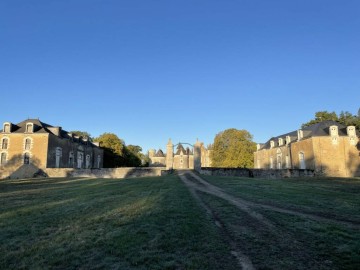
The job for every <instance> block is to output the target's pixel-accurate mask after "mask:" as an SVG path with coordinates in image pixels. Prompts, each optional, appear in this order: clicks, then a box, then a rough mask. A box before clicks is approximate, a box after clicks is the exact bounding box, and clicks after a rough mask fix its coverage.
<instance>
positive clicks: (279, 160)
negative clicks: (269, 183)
mask: <svg viewBox="0 0 360 270" xmlns="http://www.w3.org/2000/svg"><path fill="white" fill-rule="evenodd" d="M276 164H277V168H278V169H279V170H280V169H282V153H281V150H280V149H278V150H277V151H276Z"/></svg>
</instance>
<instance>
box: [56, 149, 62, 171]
mask: <svg viewBox="0 0 360 270" xmlns="http://www.w3.org/2000/svg"><path fill="white" fill-rule="evenodd" d="M61 157H62V149H61V147H56V150H55V167H56V168H60V160H61Z"/></svg>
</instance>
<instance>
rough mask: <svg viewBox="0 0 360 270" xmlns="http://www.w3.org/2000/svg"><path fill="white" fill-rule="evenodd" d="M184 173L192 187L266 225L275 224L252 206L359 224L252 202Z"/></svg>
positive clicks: (356, 226) (351, 224) (355, 226)
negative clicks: (217, 198)
mask: <svg viewBox="0 0 360 270" xmlns="http://www.w3.org/2000/svg"><path fill="white" fill-rule="evenodd" d="M186 174H187V175H188V178H190V180H189V181H190V182H191V180H195V181H192V182H191V183H189V184H190V185H191V186H192V187H193V188H195V189H197V190H200V191H202V192H205V193H209V194H211V195H214V196H216V197H219V198H221V199H224V200H226V201H228V202H229V203H231V204H233V205H235V206H236V207H238V208H239V209H240V210H243V211H245V212H247V213H248V214H249V215H250V216H252V217H253V218H255V219H258V220H259V221H260V222H262V223H264V224H266V225H267V226H268V227H275V226H274V225H273V224H272V223H271V222H270V221H269V220H267V219H266V218H264V217H263V216H262V215H261V214H259V213H257V212H256V211H254V210H252V208H262V209H266V210H271V211H275V212H278V213H282V214H289V215H295V216H300V217H302V218H306V219H312V220H315V221H319V222H330V223H336V224H340V225H346V226H348V227H350V228H355V229H360V224H359V223H357V222H352V221H347V220H339V219H335V218H329V217H323V216H319V215H315V214H309V213H304V212H300V211H296V210H290V209H287V208H281V207H277V206H273V205H267V204H261V203H254V202H250V201H247V200H243V199H241V198H239V197H235V196H234V195H231V194H229V193H227V192H225V191H224V190H223V189H221V188H219V187H217V186H214V185H212V184H210V183H209V182H207V181H206V180H204V179H203V178H201V177H200V176H198V175H196V174H194V173H193V172H191V171H187V172H186Z"/></svg>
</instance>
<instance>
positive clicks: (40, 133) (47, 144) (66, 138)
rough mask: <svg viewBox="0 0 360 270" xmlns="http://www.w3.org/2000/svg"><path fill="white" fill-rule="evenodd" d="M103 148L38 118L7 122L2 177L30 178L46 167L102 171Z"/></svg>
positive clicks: (2, 134) (0, 142) (0, 156)
mask: <svg viewBox="0 0 360 270" xmlns="http://www.w3.org/2000/svg"><path fill="white" fill-rule="evenodd" d="M102 166H103V149H101V148H100V147H99V144H98V143H93V142H91V141H90V140H89V138H82V137H79V136H76V135H74V134H72V133H69V132H67V131H65V130H63V129H62V128H61V127H56V126H51V125H49V124H46V123H43V122H41V121H40V120H38V119H28V120H25V121H22V122H20V123H18V124H13V123H10V122H5V123H4V124H3V129H2V130H0V176H1V177H0V178H3V177H8V176H10V177H12V178H15V177H16V175H19V177H21V176H24V175H28V176H29V175H30V176H31V174H33V173H35V172H36V171H38V170H39V169H45V168H76V169H90V168H102Z"/></svg>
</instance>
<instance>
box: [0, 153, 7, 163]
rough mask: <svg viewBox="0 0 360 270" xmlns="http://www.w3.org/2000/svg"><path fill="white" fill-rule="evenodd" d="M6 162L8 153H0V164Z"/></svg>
mask: <svg viewBox="0 0 360 270" xmlns="http://www.w3.org/2000/svg"><path fill="white" fill-rule="evenodd" d="M4 164H6V153H1V155H0V165H4Z"/></svg>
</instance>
